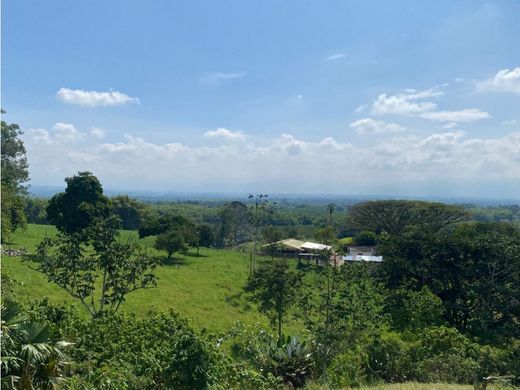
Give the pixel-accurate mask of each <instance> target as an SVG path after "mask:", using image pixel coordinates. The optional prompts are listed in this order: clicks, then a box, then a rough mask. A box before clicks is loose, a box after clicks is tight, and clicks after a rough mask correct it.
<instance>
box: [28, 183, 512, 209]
mask: <svg viewBox="0 0 520 390" xmlns="http://www.w3.org/2000/svg"><path fill="white" fill-rule="evenodd" d="M64 190H65V185H63V186H31V187H30V188H29V193H30V195H32V196H34V197H51V196H52V195H54V194H55V193H58V192H62V191H64ZM103 192H104V193H105V195H107V196H116V195H129V196H133V197H137V198H141V199H154V200H163V201H176V200H178V201H187V200H194V201H197V200H211V199H214V200H216V201H219V200H222V201H224V200H229V199H237V198H245V199H246V198H247V196H248V195H249V194H250V192H226V191H206V192H204V191H174V190H170V191H167V190H164V191H156V190H125V189H117V188H110V187H105V186H103ZM258 193H262V194H266V195H268V197H269V198H271V199H283V198H287V200H302V201H303V200H305V199H307V200H314V201H320V200H322V201H325V200H327V199H329V200H336V201H339V200H352V201H356V200H360V201H364V200H382V199H403V200H426V201H438V202H446V203H459V202H460V203H464V201H467V202H476V203H482V204H499V203H500V202H504V203H503V204H504V205H509V204H520V198H508V197H503V198H500V197H488V196H480V197H479V196H432V195H395V194H346V193H343V194H341V193H296V192H293V193H282V192H280V193H277V192H273V193H268V192H258ZM253 194H256V192H253ZM175 197H177V198H178V199H174V198H175Z"/></svg>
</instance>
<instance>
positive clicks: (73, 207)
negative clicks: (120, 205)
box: [47, 172, 111, 234]
mask: <svg viewBox="0 0 520 390" xmlns="http://www.w3.org/2000/svg"><path fill="white" fill-rule="evenodd" d="M65 182H66V183H67V188H66V189H65V192H60V193H58V194H56V195H54V196H53V197H52V198H51V199H50V200H49V204H48V206H47V218H48V219H49V221H50V222H51V223H52V224H54V225H56V228H57V229H58V230H59V231H60V232H62V233H66V234H72V233H79V232H81V231H84V230H85V229H86V228H88V227H89V226H91V225H92V224H93V223H94V221H95V220H96V219H99V218H105V217H106V216H108V215H109V214H110V212H111V205H110V200H109V199H108V198H107V197H106V196H105V195H103V187H102V186H101V183H100V182H99V180H98V178H97V177H96V176H94V175H93V174H92V173H90V172H78V174H77V175H75V176H72V177H67V178H66V179H65Z"/></svg>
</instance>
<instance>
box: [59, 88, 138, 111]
mask: <svg viewBox="0 0 520 390" xmlns="http://www.w3.org/2000/svg"><path fill="white" fill-rule="evenodd" d="M56 95H57V97H58V99H59V100H61V101H62V102H64V103H68V104H76V105H79V106H84V107H108V106H121V105H123V104H127V103H134V104H139V99H138V98H136V97H130V96H128V95H126V94H124V93H121V92H119V91H108V92H97V91H84V90H82V89H69V88H60V90H59V91H58V92H57V94H56Z"/></svg>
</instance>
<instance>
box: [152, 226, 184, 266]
mask: <svg viewBox="0 0 520 390" xmlns="http://www.w3.org/2000/svg"><path fill="white" fill-rule="evenodd" d="M155 249H157V250H164V251H166V253H167V254H168V260H170V259H171V258H172V256H173V254H174V253H175V252H181V251H184V250H186V242H185V240H184V236H183V234H182V233H181V232H180V231H178V230H168V231H166V232H164V233H162V234H159V235H158V236H157V238H156V239H155Z"/></svg>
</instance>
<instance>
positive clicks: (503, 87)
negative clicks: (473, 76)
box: [477, 67, 520, 95]
mask: <svg viewBox="0 0 520 390" xmlns="http://www.w3.org/2000/svg"><path fill="white" fill-rule="evenodd" d="M477 86H478V88H479V89H480V90H481V91H493V92H509V93H514V94H517V95H520V67H518V68H514V69H511V70H509V69H502V70H499V71H498V72H497V74H496V75H495V76H494V77H492V78H490V79H488V80H486V81H483V82H480V83H477Z"/></svg>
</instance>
